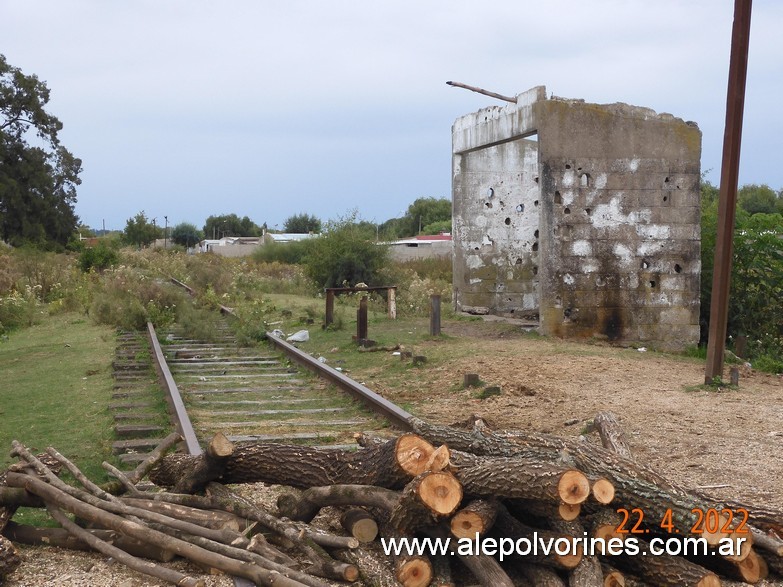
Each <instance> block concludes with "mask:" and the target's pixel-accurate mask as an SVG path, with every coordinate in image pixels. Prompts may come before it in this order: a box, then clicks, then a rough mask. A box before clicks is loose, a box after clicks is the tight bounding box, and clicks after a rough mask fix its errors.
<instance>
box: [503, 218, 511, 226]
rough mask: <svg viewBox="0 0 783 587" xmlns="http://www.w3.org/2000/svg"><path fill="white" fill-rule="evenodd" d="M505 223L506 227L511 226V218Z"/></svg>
mask: <svg viewBox="0 0 783 587" xmlns="http://www.w3.org/2000/svg"><path fill="white" fill-rule="evenodd" d="M503 222H505V223H506V226H511V218H506V219H505V220H504V221H503Z"/></svg>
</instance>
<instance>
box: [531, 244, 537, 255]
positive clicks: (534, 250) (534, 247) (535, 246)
mask: <svg viewBox="0 0 783 587" xmlns="http://www.w3.org/2000/svg"><path fill="white" fill-rule="evenodd" d="M532 248H533V252H534V253H535V252H536V251H537V250H538V243H533V247H532Z"/></svg>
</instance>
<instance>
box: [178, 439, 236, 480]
mask: <svg viewBox="0 0 783 587" xmlns="http://www.w3.org/2000/svg"><path fill="white" fill-rule="evenodd" d="M233 453H234V443H232V442H231V441H230V440H229V439H228V438H226V436H225V435H224V434H223V433H222V432H218V433H217V434H215V436H213V437H212V440H210V441H209V444H208V445H207V450H205V451H204V452H203V453H202V454H201V455H199V457H200V458H199V460H198V461H197V462H196V463H195V464H194V466H193V467H192V468H191V469H190V470H188V471H187V473H185V475H183V476H182V477H180V479H179V480H178V481H177V483H176V484H175V485H174V493H198V492H199V491H201V490H202V489H203V488H204V487H205V486H206V484H207V483H209V482H210V481H213V480H214V479H217V478H219V477H220V476H221V475H222V474H223V471H224V470H225V469H226V464H227V462H228V459H229V457H231V455H232V454H233Z"/></svg>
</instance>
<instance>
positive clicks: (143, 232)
mask: <svg viewBox="0 0 783 587" xmlns="http://www.w3.org/2000/svg"><path fill="white" fill-rule="evenodd" d="M162 237H163V231H162V229H160V228H159V227H157V226H156V225H155V223H154V222H150V221H149V220H147V215H146V214H145V213H144V210H142V211H141V212H139V213H138V214H136V216H134V217H133V218H128V221H127V222H126V223H125V231H124V232H123V240H124V241H125V242H126V243H127V244H129V245H136V246H137V247H140V248H141V247H146V246H149V245H150V243H152V242H153V241H154V240H155V239H156V238H162Z"/></svg>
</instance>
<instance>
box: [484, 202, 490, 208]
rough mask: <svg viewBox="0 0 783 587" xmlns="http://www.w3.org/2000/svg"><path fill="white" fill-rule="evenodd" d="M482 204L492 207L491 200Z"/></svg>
mask: <svg viewBox="0 0 783 587" xmlns="http://www.w3.org/2000/svg"><path fill="white" fill-rule="evenodd" d="M484 205H485V206H486V207H487V208H492V202H487V203H486V204H484Z"/></svg>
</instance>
